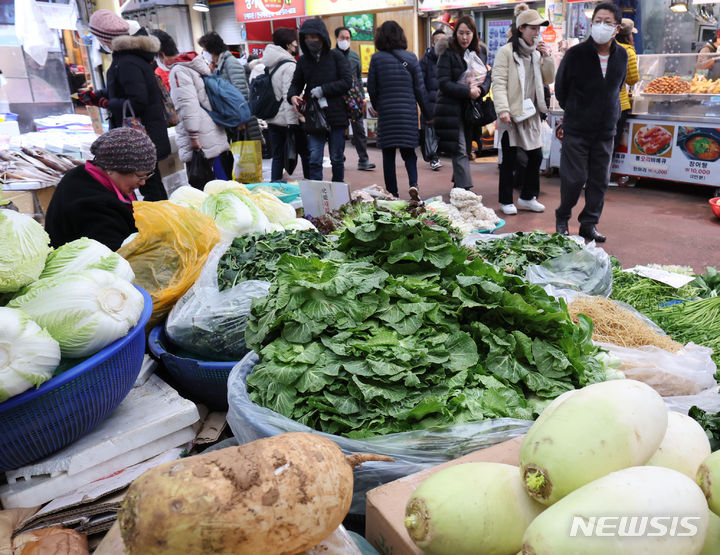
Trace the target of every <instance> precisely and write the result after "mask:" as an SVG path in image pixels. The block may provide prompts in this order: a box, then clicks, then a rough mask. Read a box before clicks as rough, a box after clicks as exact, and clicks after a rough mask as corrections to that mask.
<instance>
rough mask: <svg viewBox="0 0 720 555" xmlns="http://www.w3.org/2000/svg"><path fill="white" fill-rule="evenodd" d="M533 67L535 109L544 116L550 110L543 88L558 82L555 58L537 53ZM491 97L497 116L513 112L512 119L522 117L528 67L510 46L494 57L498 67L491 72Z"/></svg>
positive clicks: (535, 52)
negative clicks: (556, 79) (526, 69)
mask: <svg viewBox="0 0 720 555" xmlns="http://www.w3.org/2000/svg"><path fill="white" fill-rule="evenodd" d="M532 64H533V71H534V73H535V108H537V111H538V112H540V113H542V114H545V113H547V111H548V107H547V104H546V103H545V90H544V88H543V84H546V85H549V84H550V83H552V82H553V80H554V79H555V61H554V60H553V57H552V56H542V55H541V54H540V52H538V51H537V50H535V51H534V52H533V54H532ZM492 93H493V102H494V103H495V111H496V112H497V114H498V115H500V114H502V113H503V112H510V116H512V117H519V116H522V114H523V100H524V99H525V66H524V65H523V62H522V59H521V58H520V54H518V53H517V52H513V45H512V44H511V43H508V44H506V45H505V46H503V47H502V48H500V50H498V53H497V55H496V56H495V65H494V66H493V68H492Z"/></svg>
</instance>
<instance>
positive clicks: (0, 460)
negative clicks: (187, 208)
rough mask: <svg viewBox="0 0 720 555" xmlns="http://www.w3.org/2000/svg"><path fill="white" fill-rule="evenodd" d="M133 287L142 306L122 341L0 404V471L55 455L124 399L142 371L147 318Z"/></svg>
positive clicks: (146, 308) (148, 302) (147, 301)
mask: <svg viewBox="0 0 720 555" xmlns="http://www.w3.org/2000/svg"><path fill="white" fill-rule="evenodd" d="M136 287H137V286H136ZM137 289H138V290H139V291H140V292H141V293H142V295H143V299H144V301H145V305H144V307H143V311H142V314H141V315H140V320H139V321H138V323H137V325H136V326H135V327H133V328H132V329H131V330H130V331H129V332H128V334H127V335H126V336H125V337H122V338H120V339H118V340H117V341H114V342H113V343H111V344H110V345H108V346H107V347H105V348H104V349H102V350H101V351H99V352H97V353H95V354H94V355H92V356H91V357H89V358H88V359H87V360H85V361H83V362H81V363H80V364H78V365H77V366H75V367H73V368H71V369H70V370H67V371H66V372H63V373H62V374H60V375H59V376H56V377H54V378H52V379H51V380H48V381H47V382H45V383H44V384H42V385H41V386H40V387H39V388H37V389H30V390H28V391H25V392H24V393H21V394H20V395H16V396H15V397H11V398H10V399H8V400H7V401H5V402H4V403H0V471H2V472H4V471H7V470H14V469H16V468H20V467H22V466H25V465H27V464H30V463H32V462H35V461H37V460H38V459H42V458H43V457H46V456H48V455H50V454H51V453H54V452H56V451H59V450H60V449H62V448H63V447H65V446H67V445H69V444H70V443H72V442H73V441H75V440H76V439H78V438H80V437H82V436H84V435H86V434H87V433H88V432H90V431H91V430H92V429H93V428H95V426H97V425H98V424H100V422H102V421H103V420H105V419H106V418H107V417H108V416H109V415H110V413H111V412H112V411H113V410H115V409H116V408H117V406H118V405H119V404H120V403H121V402H122V400H123V399H124V398H125V397H126V396H127V394H128V393H129V392H130V390H131V389H132V386H133V384H134V383H135V380H136V379H137V376H138V374H139V373H140V369H141V368H142V361H143V356H144V354H145V325H146V324H147V323H148V321H149V320H150V315H151V314H152V299H151V298H150V295H149V294H148V293H147V291H145V290H144V289H142V288H140V287H137Z"/></svg>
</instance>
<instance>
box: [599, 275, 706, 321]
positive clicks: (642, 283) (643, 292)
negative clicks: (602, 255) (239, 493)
mask: <svg viewBox="0 0 720 555" xmlns="http://www.w3.org/2000/svg"><path fill="white" fill-rule="evenodd" d="M698 292H699V289H698V288H697V287H696V286H695V285H694V282H690V283H689V284H687V285H684V286H683V287H680V288H675V287H673V286H672V285H667V284H666V283H661V282H659V281H656V280H654V279H651V278H647V277H643V276H641V275H638V274H634V273H632V272H623V271H622V268H619V267H613V292H612V295H611V296H610V298H611V299H614V300H616V301H622V302H624V303H627V304H629V305H631V306H633V307H634V308H636V309H637V310H639V311H640V312H642V313H643V314H645V315H647V314H648V312H649V311H653V310H655V309H657V308H658V307H659V306H660V305H661V304H663V303H667V302H670V301H673V300H676V299H692V298H694V297H696V296H697V294H698Z"/></svg>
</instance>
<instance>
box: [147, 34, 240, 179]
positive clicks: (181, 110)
mask: <svg viewBox="0 0 720 555" xmlns="http://www.w3.org/2000/svg"><path fill="white" fill-rule="evenodd" d="M152 34H153V35H155V36H156V37H157V38H158V39H160V53H159V55H158V58H159V60H160V62H161V63H162V64H163V65H165V66H167V67H168V68H170V75H169V77H168V79H169V81H170V96H171V97H172V100H173V103H174V104H175V109H176V110H177V113H178V118H179V120H180V123H178V125H177V127H176V128H175V134H176V137H177V145H178V155H179V156H180V160H182V161H183V162H184V163H185V164H188V163H190V160H191V159H192V155H193V152H195V151H196V150H202V151H203V154H205V158H207V159H208V161H209V162H210V164H211V165H212V166H213V172H214V173H215V176H216V177H217V178H218V179H232V163H233V161H232V155H231V154H230V153H229V151H230V143H228V140H227V134H226V133H225V129H224V128H223V127H221V126H219V125H218V124H217V123H215V122H214V121H213V120H212V118H211V117H210V116H209V115H208V112H207V111H208V110H211V109H212V108H211V105H210V100H209V99H208V95H207V92H205V82H204V81H203V76H204V75H210V74H211V73H212V72H211V71H210V66H208V64H207V62H206V61H205V60H204V59H203V58H202V56H198V55H197V54H196V53H195V52H186V53H183V54H180V53H179V52H178V49H177V46H176V45H175V41H174V40H173V38H172V37H171V36H170V35H168V34H167V33H165V32H164V31H160V30H154V31H152ZM225 152H227V153H228V154H227V155H224V156H221V155H223V153H225ZM223 173H224V175H222V174H223Z"/></svg>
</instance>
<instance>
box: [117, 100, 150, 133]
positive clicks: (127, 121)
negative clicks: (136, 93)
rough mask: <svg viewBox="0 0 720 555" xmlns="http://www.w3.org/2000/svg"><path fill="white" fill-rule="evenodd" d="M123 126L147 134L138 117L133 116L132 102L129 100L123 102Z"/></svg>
mask: <svg viewBox="0 0 720 555" xmlns="http://www.w3.org/2000/svg"><path fill="white" fill-rule="evenodd" d="M122 126H123V127H130V128H132V129H135V130H137V131H142V132H143V133H145V134H147V131H146V130H145V126H144V125H143V124H142V122H141V121H140V118H138V117H136V116H135V110H133V107H132V104H131V103H130V101H129V100H126V101H125V102H123V121H122Z"/></svg>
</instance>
